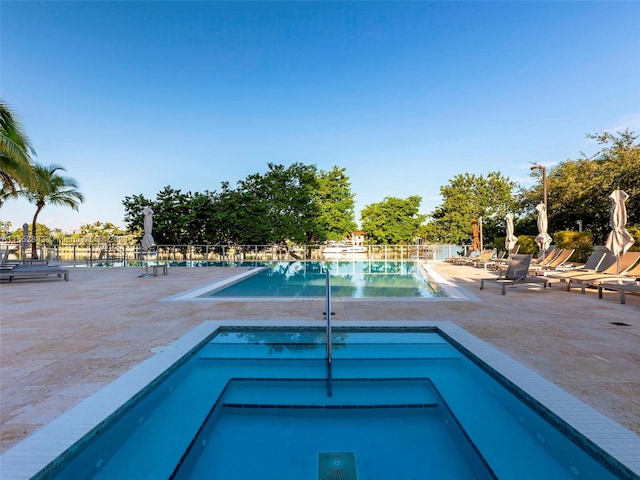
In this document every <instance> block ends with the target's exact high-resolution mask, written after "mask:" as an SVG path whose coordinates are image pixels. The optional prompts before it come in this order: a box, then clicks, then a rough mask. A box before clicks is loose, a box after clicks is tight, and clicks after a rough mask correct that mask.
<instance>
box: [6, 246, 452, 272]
mask: <svg viewBox="0 0 640 480" xmlns="http://www.w3.org/2000/svg"><path fill="white" fill-rule="evenodd" d="M363 247H364V248H363V250H364V251H362V252H358V253H351V252H345V253H341V252H331V253H330V252H329V251H328V250H327V245H315V244H314V245H296V246H289V245H156V246H154V247H153V248H151V249H150V250H149V251H147V252H143V251H142V248H141V246H140V245H124V244H120V243H98V244H92V245H80V244H60V245H51V246H39V247H38V249H37V252H38V258H40V259H42V260H49V261H64V262H72V263H74V264H86V265H88V266H92V265H97V266H107V265H117V266H127V265H139V264H140V262H172V263H173V264H175V265H178V266H179V265H184V266H207V265H210V264H211V265H232V264H238V263H242V262H270V261H295V260H301V261H304V260H318V261H320V260H335V259H338V260H339V259H345V260H351V259H363V260H415V261H426V262H429V261H436V260H442V259H444V258H447V257H451V256H455V255H460V254H462V253H464V247H460V246H457V245H425V244H420V245H364V246H363ZM2 249H8V250H9V252H10V258H13V259H17V260H20V259H24V260H26V259H29V258H30V257H31V247H30V246H25V245H23V244H20V243H15V244H5V245H3V246H2Z"/></svg>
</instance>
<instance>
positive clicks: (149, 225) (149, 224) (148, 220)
mask: <svg viewBox="0 0 640 480" xmlns="http://www.w3.org/2000/svg"><path fill="white" fill-rule="evenodd" d="M142 213H143V214H144V220H143V225H144V236H143V237H142V242H141V243H142V251H143V252H147V261H146V262H145V269H144V273H143V274H142V275H140V277H152V276H153V275H150V274H149V249H150V248H151V246H152V245H153V236H152V235H151V231H152V230H153V210H151V207H144V208H143V209H142Z"/></svg>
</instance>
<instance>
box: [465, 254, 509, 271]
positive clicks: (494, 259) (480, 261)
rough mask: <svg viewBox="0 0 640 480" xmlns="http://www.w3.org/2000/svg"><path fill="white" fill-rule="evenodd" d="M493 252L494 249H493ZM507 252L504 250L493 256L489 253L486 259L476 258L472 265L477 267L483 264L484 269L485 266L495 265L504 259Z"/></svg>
mask: <svg viewBox="0 0 640 480" xmlns="http://www.w3.org/2000/svg"><path fill="white" fill-rule="evenodd" d="M493 251H494V252H495V250H493ZM506 254H507V252H505V251H504V250H503V251H502V252H500V253H499V254H498V255H497V256H495V257H494V256H493V255H491V257H490V258H488V259H484V258H482V259H478V260H476V261H475V262H474V263H473V266H474V267H479V266H483V267H484V269H485V270H486V269H487V267H496V268H497V265H498V263H499V262H501V261H502V260H503V259H504V256H505V255H506Z"/></svg>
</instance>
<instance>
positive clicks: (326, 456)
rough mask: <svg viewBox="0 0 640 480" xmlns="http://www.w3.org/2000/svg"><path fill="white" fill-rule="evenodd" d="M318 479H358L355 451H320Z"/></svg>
mask: <svg viewBox="0 0 640 480" xmlns="http://www.w3.org/2000/svg"><path fill="white" fill-rule="evenodd" d="M318 480H358V472H357V470H356V453H355V452H318Z"/></svg>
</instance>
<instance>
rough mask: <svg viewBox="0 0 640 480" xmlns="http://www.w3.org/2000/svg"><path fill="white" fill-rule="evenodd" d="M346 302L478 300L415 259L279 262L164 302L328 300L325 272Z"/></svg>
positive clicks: (334, 293)
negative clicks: (326, 298)
mask: <svg viewBox="0 0 640 480" xmlns="http://www.w3.org/2000/svg"><path fill="white" fill-rule="evenodd" d="M327 270H328V271H329V272H330V275H331V295H332V297H333V298H334V299H336V300H338V301H341V300H376V301H382V300H395V299H402V300H403V301H413V300H416V301H422V300H477V298H476V297H475V296H474V295H472V294H470V293H469V292H466V291H463V289H460V288H457V287H455V286H454V285H453V284H451V283H450V282H448V281H447V280H445V279H444V278H442V277H441V276H440V275H438V274H437V273H436V272H435V271H434V270H433V269H431V268H430V267H429V266H428V265H426V264H424V263H418V262H413V261H373V260H368V261H355V260H354V261H344V260H343V261H325V262H315V261H305V262H301V261H296V262H273V263H270V264H266V265H263V266H258V267H255V268H252V269H250V270H245V271H243V272H241V273H238V274H236V275H232V276H230V277H229V278H226V279H224V280H222V281H216V282H213V283H210V284H207V285H204V286H202V287H198V288H196V289H191V290H189V291H187V292H183V293H180V294H178V295H174V296H171V297H168V298H166V299H164V300H165V301H176V300H180V301H184V300H190V301H229V300H234V301H270V300H276V301H282V300H308V299H318V298H322V297H324V296H325V294H326V288H325V287H326V285H325V272H326V271H327Z"/></svg>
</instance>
